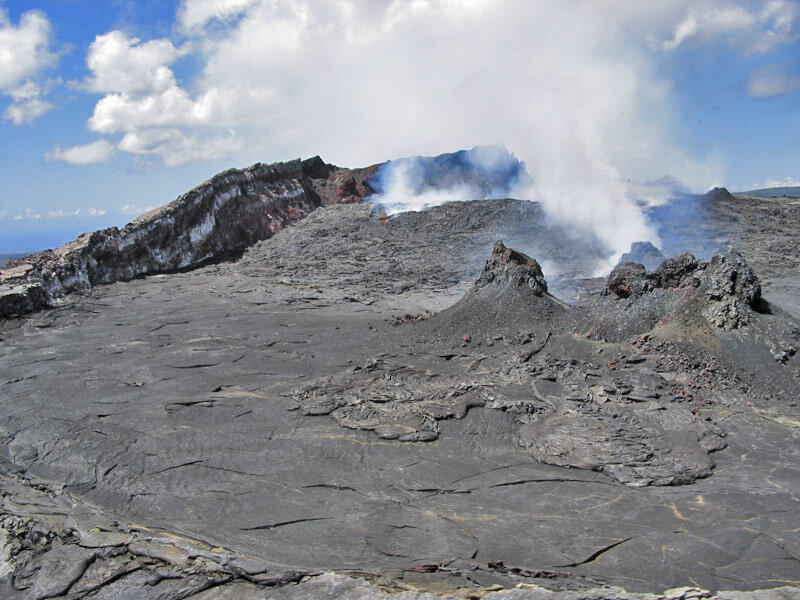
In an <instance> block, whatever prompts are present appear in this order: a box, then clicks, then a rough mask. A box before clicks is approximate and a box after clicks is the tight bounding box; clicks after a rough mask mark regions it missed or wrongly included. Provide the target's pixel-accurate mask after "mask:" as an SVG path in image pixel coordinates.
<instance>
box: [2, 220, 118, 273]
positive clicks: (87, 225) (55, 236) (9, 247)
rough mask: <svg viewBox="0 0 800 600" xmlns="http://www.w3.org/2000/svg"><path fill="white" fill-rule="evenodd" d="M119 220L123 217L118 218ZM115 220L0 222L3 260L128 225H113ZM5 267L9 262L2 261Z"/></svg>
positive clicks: (56, 246)
mask: <svg viewBox="0 0 800 600" xmlns="http://www.w3.org/2000/svg"><path fill="white" fill-rule="evenodd" d="M117 219H119V217H117ZM114 220H116V219H114V217H109V216H104V217H97V218H88V219H87V218H85V217H84V218H80V219H60V220H55V219H38V220H22V221H13V220H8V219H6V220H2V221H0V257H4V256H6V255H10V254H22V255H25V254H31V253H32V252H41V251H42V250H48V249H51V248H58V247H59V246H63V245H64V244H66V243H67V242H71V241H72V240H74V239H75V238H76V237H78V236H79V235H80V234H82V233H88V232H91V231H96V230H98V229H104V228H106V227H110V226H112V225H116V226H118V227H119V226H122V225H124V222H122V223H120V222H117V223H115V222H113V221H114ZM0 264H5V259H0Z"/></svg>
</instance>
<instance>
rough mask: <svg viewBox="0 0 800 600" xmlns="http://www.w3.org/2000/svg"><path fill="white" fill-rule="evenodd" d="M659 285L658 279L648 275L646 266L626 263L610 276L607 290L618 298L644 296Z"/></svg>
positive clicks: (620, 265) (615, 269)
mask: <svg viewBox="0 0 800 600" xmlns="http://www.w3.org/2000/svg"><path fill="white" fill-rule="evenodd" d="M656 285H657V278H656V277H655V276H653V274H652V273H648V272H647V270H646V269H645V268H644V265H641V264H637V263H632V262H625V263H621V264H619V265H617V266H616V267H614V268H613V269H612V270H611V273H610V274H609V275H608V282H607V288H608V291H610V292H611V293H612V294H614V295H615V296H616V297H617V298H630V297H634V298H635V297H637V296H642V295H644V294H646V293H648V292H651V291H652V290H653V289H654V288H655V287H656Z"/></svg>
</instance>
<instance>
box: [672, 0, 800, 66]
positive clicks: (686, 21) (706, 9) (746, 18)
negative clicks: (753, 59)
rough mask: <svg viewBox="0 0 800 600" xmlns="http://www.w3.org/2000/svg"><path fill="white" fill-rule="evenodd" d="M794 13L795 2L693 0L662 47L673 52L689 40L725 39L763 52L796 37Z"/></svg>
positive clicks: (697, 41)
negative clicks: (696, 1)
mask: <svg viewBox="0 0 800 600" xmlns="http://www.w3.org/2000/svg"><path fill="white" fill-rule="evenodd" d="M759 8H760V10H759ZM797 12H798V6H797V3H796V2H793V1H788V0H770V1H769V2H767V3H763V4H762V3H757V4H756V5H755V7H754V8H753V9H750V8H749V6H748V4H747V3H741V2H739V3H736V2H730V1H729V0H713V1H706V2H702V3H692V4H690V5H689V8H688V9H687V11H686V14H685V16H684V17H683V18H682V19H681V20H680V21H679V22H678V23H677V24H676V25H675V26H674V29H673V31H672V35H671V36H670V37H669V39H666V40H664V42H663V43H662V47H663V49H664V50H665V51H672V50H675V49H676V48H678V47H679V46H681V45H683V44H685V43H689V42H694V43H708V42H710V41H713V40H716V39H718V38H726V39H727V40H728V41H729V42H731V43H733V44H735V45H738V46H741V47H742V48H744V50H745V52H747V53H753V52H759V53H764V52H767V51H769V50H770V49H772V48H773V47H774V46H776V45H778V44H783V43H787V42H790V41H793V40H794V39H796V35H793V34H792V27H793V24H794V19H795V16H796V15H797Z"/></svg>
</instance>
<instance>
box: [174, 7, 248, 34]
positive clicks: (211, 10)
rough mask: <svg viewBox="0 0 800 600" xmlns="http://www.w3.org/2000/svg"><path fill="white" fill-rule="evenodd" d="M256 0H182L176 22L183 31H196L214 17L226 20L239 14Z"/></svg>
mask: <svg viewBox="0 0 800 600" xmlns="http://www.w3.org/2000/svg"><path fill="white" fill-rule="evenodd" d="M256 3H257V0H183V2H181V5H180V8H179V9H178V22H179V23H180V25H181V27H182V28H183V29H184V31H190V32H191V31H196V30H199V29H200V28H202V27H203V26H204V25H206V24H207V23H208V22H209V21H212V20H214V19H218V20H223V21H224V20H228V19H231V18H233V17H236V16H238V15H239V14H241V13H242V12H243V11H244V10H245V9H246V8H248V7H249V6H251V5H254V4H256Z"/></svg>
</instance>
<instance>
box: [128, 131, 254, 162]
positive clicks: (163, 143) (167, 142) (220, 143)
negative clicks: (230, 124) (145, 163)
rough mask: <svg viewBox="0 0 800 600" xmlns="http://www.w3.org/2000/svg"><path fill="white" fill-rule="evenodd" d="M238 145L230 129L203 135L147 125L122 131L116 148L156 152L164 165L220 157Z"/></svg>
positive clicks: (153, 153)
mask: <svg viewBox="0 0 800 600" xmlns="http://www.w3.org/2000/svg"><path fill="white" fill-rule="evenodd" d="M240 148H241V141H240V140H239V138H238V137H237V136H236V134H235V133H234V132H233V131H230V132H228V134H226V135H219V136H215V137H203V136H200V135H194V134H185V133H183V132H182V131H181V130H180V129H175V128H146V129H141V130H132V131H129V132H128V133H126V134H125V137H123V138H122V141H121V142H120V143H119V149H120V150H122V151H124V152H130V153H132V154H144V155H155V156H158V157H159V158H160V159H161V161H162V162H163V164H164V165H165V166H167V167H174V166H177V165H181V164H184V163H187V162H192V161H197V160H211V159H214V158H222V157H224V156H228V155H230V154H231V153H233V152H235V151H236V150H239V149H240Z"/></svg>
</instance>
